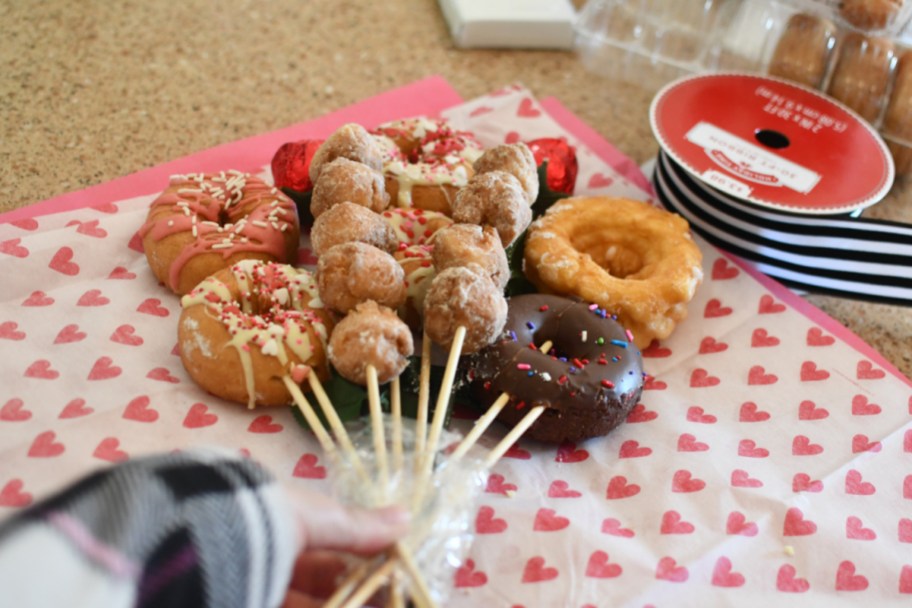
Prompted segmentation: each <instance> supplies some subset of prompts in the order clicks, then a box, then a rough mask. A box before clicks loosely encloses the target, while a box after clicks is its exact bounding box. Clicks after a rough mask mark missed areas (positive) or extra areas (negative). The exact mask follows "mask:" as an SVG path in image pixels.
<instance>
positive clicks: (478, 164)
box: [473, 142, 540, 206]
mask: <svg viewBox="0 0 912 608" xmlns="http://www.w3.org/2000/svg"><path fill="white" fill-rule="evenodd" d="M473 168H474V169H475V172H476V173H488V172H490V171H505V172H506V173H509V174H510V175H512V176H513V177H515V178H516V179H517V181H518V182H519V184H520V186H521V187H522V190H523V192H524V193H525V197H526V203H527V204H528V205H530V206H531V205H532V204H533V203H534V202H535V200H536V199H537V198H538V191H539V188H540V183H539V179H538V164H537V163H536V162H535V155H534V154H533V153H532V150H531V149H530V148H529V146H527V145H526V144H525V143H523V142H517V143H514V144H501V145H499V146H494V147H493V148H488V149H487V150H485V151H484V154H482V155H481V156H480V157H479V158H478V160H476V161H475V163H474V166H473Z"/></svg>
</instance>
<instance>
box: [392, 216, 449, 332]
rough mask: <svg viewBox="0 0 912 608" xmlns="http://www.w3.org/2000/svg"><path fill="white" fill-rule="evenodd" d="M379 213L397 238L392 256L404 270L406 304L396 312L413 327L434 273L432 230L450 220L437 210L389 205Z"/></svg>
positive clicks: (447, 223) (434, 230) (417, 320)
mask: <svg viewBox="0 0 912 608" xmlns="http://www.w3.org/2000/svg"><path fill="white" fill-rule="evenodd" d="M380 216H381V217H382V218H383V220H384V221H385V222H386V223H387V225H388V226H389V227H390V228H392V230H393V234H394V235H395V239H396V241H397V246H396V249H395V251H393V257H394V258H396V260H397V261H398V262H399V265H400V266H402V270H403V271H404V272H405V291H406V299H405V304H403V305H402V306H400V307H399V309H398V313H399V316H401V317H402V318H403V319H405V321H406V323H408V324H409V326H410V327H412V328H417V327H419V326H420V324H421V320H420V317H419V312H418V311H420V310H422V309H423V308H424V296H425V294H426V293H427V289H428V286H429V285H430V284H431V281H432V280H433V279H434V276H436V274H437V273H436V270H435V269H434V263H433V258H432V251H433V249H434V248H433V245H432V244H431V240H432V238H433V236H434V234H436V233H437V231H439V230H441V229H442V228H446V227H447V226H450V225H452V224H453V220H451V219H450V218H449V217H447V216H446V215H444V214H443V213H440V212H438V211H428V210H425V209H409V208H401V207H390V208H388V209H385V210H384V211H383V212H382V213H381V214H380Z"/></svg>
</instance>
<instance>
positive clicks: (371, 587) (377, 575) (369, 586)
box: [326, 559, 396, 608]
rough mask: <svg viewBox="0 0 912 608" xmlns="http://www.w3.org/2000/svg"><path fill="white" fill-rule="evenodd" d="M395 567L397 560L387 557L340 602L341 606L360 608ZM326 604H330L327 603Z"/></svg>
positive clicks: (342, 607)
mask: <svg viewBox="0 0 912 608" xmlns="http://www.w3.org/2000/svg"><path fill="white" fill-rule="evenodd" d="M395 567H396V562H395V560H391V559H387V560H386V561H385V562H384V563H383V565H381V566H380V567H379V568H377V569H376V570H374V572H373V574H371V575H370V576H368V577H367V578H366V579H364V580H363V581H361V584H360V585H358V588H357V589H355V592H354V593H352V594H351V595H350V596H349V598H348V599H347V600H345V602H344V603H342V604H339V608H358V607H360V606H363V605H364V602H366V601H367V600H368V599H370V596H372V595H373V594H374V593H375V592H376V591H377V589H379V588H380V586H381V585H382V584H383V583H385V582H386V581H387V580H388V579H389V576H390V574H391V573H392V571H393V568H395ZM330 599H332V598H330ZM326 605H329V604H328V603H327V604H326Z"/></svg>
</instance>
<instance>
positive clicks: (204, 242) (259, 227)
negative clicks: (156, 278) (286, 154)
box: [139, 171, 297, 289]
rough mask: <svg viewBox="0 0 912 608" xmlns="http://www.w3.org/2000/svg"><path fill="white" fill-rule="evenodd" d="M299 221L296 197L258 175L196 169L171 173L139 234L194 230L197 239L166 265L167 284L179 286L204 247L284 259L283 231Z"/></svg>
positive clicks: (161, 235)
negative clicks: (248, 252)
mask: <svg viewBox="0 0 912 608" xmlns="http://www.w3.org/2000/svg"><path fill="white" fill-rule="evenodd" d="M160 208H166V209H167V210H168V211H167V212H164V211H159V209H160ZM296 222H297V216H296V211H295V206H294V202H292V201H291V199H289V198H288V197H287V196H285V195H284V194H282V193H281V192H280V191H279V190H278V189H276V188H274V187H273V186H270V185H269V184H267V183H266V182H264V181H263V180H261V179H259V178H257V177H254V176H252V175H250V174H247V173H243V172H241V171H222V172H220V173H218V174H213V175H206V174H202V173H196V174H188V175H173V176H172V177H171V181H170V184H169V186H168V189H167V190H165V192H164V193H162V194H161V195H160V196H159V197H158V198H157V199H155V201H153V202H152V205H151V208H150V213H149V219H148V220H147V221H146V223H145V224H143V226H142V228H140V231H139V235H140V237H142V238H145V236H146V235H147V234H151V236H152V238H153V239H154V240H156V241H160V240H162V239H164V238H165V237H168V236H171V235H172V234H178V233H181V232H190V233H191V234H192V235H193V237H194V239H195V240H194V241H193V243H192V244H191V245H190V246H188V247H186V248H185V249H184V250H183V251H181V253H180V254H179V255H178V256H177V258H176V259H175V260H174V262H173V263H172V264H171V267H170V269H169V271H168V284H169V286H170V287H171V288H172V289H175V288H176V287H177V284H178V282H179V278H180V273H181V269H182V268H183V267H184V265H185V264H186V263H187V262H188V261H189V260H190V259H191V258H192V257H193V256H196V255H199V254H201V253H206V252H218V253H220V254H221V255H222V256H223V257H224V258H226V259H227V258H228V257H230V256H231V255H233V254H235V253H238V252H240V251H251V252H262V253H266V254H267V255H270V256H271V257H273V258H275V259H278V260H282V259H284V258H285V255H286V253H285V251H286V243H285V236H284V233H285V232H286V231H288V230H289V229H291V228H293V226H294V225H296Z"/></svg>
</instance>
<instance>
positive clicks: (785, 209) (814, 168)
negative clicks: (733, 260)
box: [650, 74, 912, 305]
mask: <svg viewBox="0 0 912 608" xmlns="http://www.w3.org/2000/svg"><path fill="white" fill-rule="evenodd" d="M650 120H651V121H652V128H653V132H654V134H655V135H656V138H657V139H658V141H659V144H660V146H661V151H660V152H659V156H658V159H657V161H656V167H655V171H654V173H653V178H652V182H653V186H654V188H655V190H656V193H657V195H658V198H659V200H660V201H661V202H662V204H663V205H664V206H665V207H666V208H668V209H669V210H670V211H674V212H676V213H678V214H680V215H682V216H683V217H685V218H686V219H687V220H688V221H689V222H690V224H691V227H692V229H693V230H694V231H695V232H697V233H698V234H700V235H701V236H702V237H703V238H705V239H706V240H707V241H708V242H710V243H712V244H713V245H715V246H717V247H719V248H721V249H724V250H726V251H729V252H731V253H734V254H736V255H738V256H741V257H743V258H745V259H748V260H751V261H752V262H754V263H755V265H756V266H757V268H758V269H759V270H761V271H762V272H764V273H765V274H767V275H769V276H771V277H773V278H775V279H777V280H779V281H781V282H782V283H785V284H786V285H789V286H790V287H793V288H796V289H799V290H806V291H815V292H821V293H828V294H832V295H838V296H841V297H849V298H859V299H866V300H871V301H876V302H884V303H892V304H904V305H909V304H912V226H910V225H906V224H902V223H898V222H888V221H881V220H870V219H854V218H855V216H857V215H858V214H859V213H860V212H861V211H862V210H863V209H864V208H866V207H868V206H870V205H873V204H875V203H877V202H878V201H880V200H881V199H882V198H883V197H884V195H886V193H887V192H888V191H889V189H890V187H891V186H892V183H893V179H894V175H895V173H894V167H893V161H892V158H891V156H890V153H889V150H888V149H887V147H886V145H885V144H884V143H883V141H882V140H881V139H880V137H879V135H878V134H877V133H876V131H874V130H873V128H871V127H870V126H869V125H868V124H867V123H865V122H864V121H863V120H862V119H861V118H859V117H858V116H857V115H856V114H854V113H853V112H852V111H851V110H849V109H848V108H846V107H845V106H842V105H841V104H839V103H838V102H836V101H834V100H831V99H829V98H826V97H824V96H822V95H820V94H819V93H817V92H816V91H812V90H811V89H807V88H804V87H802V86H799V85H795V84H793V83H789V82H786V81H783V80H778V79H774V78H769V77H766V76H759V75H752V74H712V75H702V76H692V77H686V78H683V79H680V80H677V81H675V82H673V83H671V84H669V85H668V86H666V87H665V88H664V89H662V91H660V92H659V94H658V95H657V96H656V98H655V99H654V100H653V103H652V107H651V108H650Z"/></svg>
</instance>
